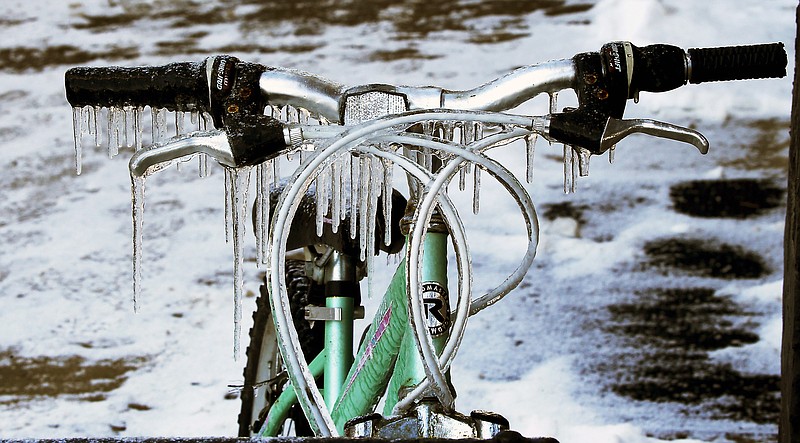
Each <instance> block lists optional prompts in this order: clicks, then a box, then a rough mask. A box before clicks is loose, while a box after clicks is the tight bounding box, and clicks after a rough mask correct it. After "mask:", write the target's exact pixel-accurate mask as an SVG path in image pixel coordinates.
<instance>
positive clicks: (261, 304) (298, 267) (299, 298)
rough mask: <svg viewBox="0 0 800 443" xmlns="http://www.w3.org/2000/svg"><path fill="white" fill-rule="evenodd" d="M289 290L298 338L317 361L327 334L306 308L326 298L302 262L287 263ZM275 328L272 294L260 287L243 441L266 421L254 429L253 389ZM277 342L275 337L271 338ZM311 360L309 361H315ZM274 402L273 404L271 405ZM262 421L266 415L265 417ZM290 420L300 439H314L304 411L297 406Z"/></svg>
mask: <svg viewBox="0 0 800 443" xmlns="http://www.w3.org/2000/svg"><path fill="white" fill-rule="evenodd" d="M286 287H287V292H288V293H289V304H290V307H291V308H290V309H291V311H292V318H293V319H294V327H295V328H296V329H297V334H298V337H299V339H300V345H301V348H302V350H303V353H304V354H305V355H306V356H307V357H309V356H310V357H311V358H313V357H314V356H316V354H318V353H319V352H320V351H321V350H322V347H323V344H324V332H323V330H322V329H323V328H321V327H312V325H311V324H310V323H309V322H308V321H306V320H305V318H304V317H305V307H306V306H307V305H308V304H309V303H311V302H312V301H313V300H314V299H316V298H318V297H320V296H321V294H322V288H321V287H319V286H318V285H316V284H314V283H313V282H312V281H311V279H309V278H308V277H307V276H306V274H305V262H303V261H300V260H287V261H286ZM315 326H316V325H315ZM267 327H272V328H274V325H273V323H272V315H271V311H270V306H269V294H268V292H267V289H266V287H265V286H263V285H262V286H261V287H260V295H259V297H258V298H257V299H256V310H255V312H253V327H252V328H250V343H249V344H248V346H247V351H246V357H247V363H246V365H245V367H244V371H243V375H244V387H243V388H242V391H241V394H240V398H241V410H240V412H239V418H238V423H239V437H250V435H251V433H252V432H257V430H258V428H260V427H261V424H262V421H263V418H262V419H259V420H258V421H256V423H255V424H254V426H253V427H254V428H255V430H252V429H251V423H250V420H251V417H252V414H253V401H254V389H252V386H253V385H254V384H255V383H257V382H261V381H263V380H255V378H256V376H257V373H258V366H259V360H260V357H261V356H260V355H259V354H260V353H261V345H262V343H263V339H264V335H265V333H266V328H267ZM269 339H273V340H274V337H269ZM311 358H308V360H311ZM272 401H274V398H273V399H271V400H270V403H271V402H272ZM261 416H262V417H264V416H265V414H261ZM289 417H290V418H292V419H293V420H294V421H295V431H296V432H297V434H298V436H301V435H309V436H310V435H313V434H312V433H311V428H310V427H309V426H308V423H307V421H306V420H305V417H304V416H303V413H302V411H301V410H300V409H299V407H297V406H296V405H295V407H293V408H292V411H291V412H290V414H289Z"/></svg>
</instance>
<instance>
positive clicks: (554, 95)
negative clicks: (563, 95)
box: [550, 92, 558, 114]
mask: <svg viewBox="0 0 800 443" xmlns="http://www.w3.org/2000/svg"><path fill="white" fill-rule="evenodd" d="M556 112H558V92H551V93H550V113H551V114H555V113H556Z"/></svg>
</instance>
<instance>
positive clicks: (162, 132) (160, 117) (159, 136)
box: [150, 107, 167, 143]
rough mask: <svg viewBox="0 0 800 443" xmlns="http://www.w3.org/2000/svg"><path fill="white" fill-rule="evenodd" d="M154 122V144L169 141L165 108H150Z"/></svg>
mask: <svg viewBox="0 0 800 443" xmlns="http://www.w3.org/2000/svg"><path fill="white" fill-rule="evenodd" d="M150 114H151V117H152V120H153V143H160V142H162V141H164V140H166V139H167V110H166V109H165V108H155V109H154V108H152V107H151V108H150Z"/></svg>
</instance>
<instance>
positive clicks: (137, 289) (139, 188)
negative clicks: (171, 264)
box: [131, 176, 145, 312]
mask: <svg viewBox="0 0 800 443" xmlns="http://www.w3.org/2000/svg"><path fill="white" fill-rule="evenodd" d="M144 180H145V179H144V177H135V176H132V177H131V208H132V210H131V215H132V217H133V310H134V312H136V311H138V310H139V295H140V294H141V292H142V289H141V288H142V239H143V232H144V231H143V229H144Z"/></svg>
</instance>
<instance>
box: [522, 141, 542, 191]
mask: <svg viewBox="0 0 800 443" xmlns="http://www.w3.org/2000/svg"><path fill="white" fill-rule="evenodd" d="M538 139H539V134H537V133H535V132H531V133H530V134H528V135H526V136H525V148H526V153H527V159H528V170H527V174H526V178H527V180H528V183H531V182H533V155H534V153H535V152H536V140H538Z"/></svg>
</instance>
